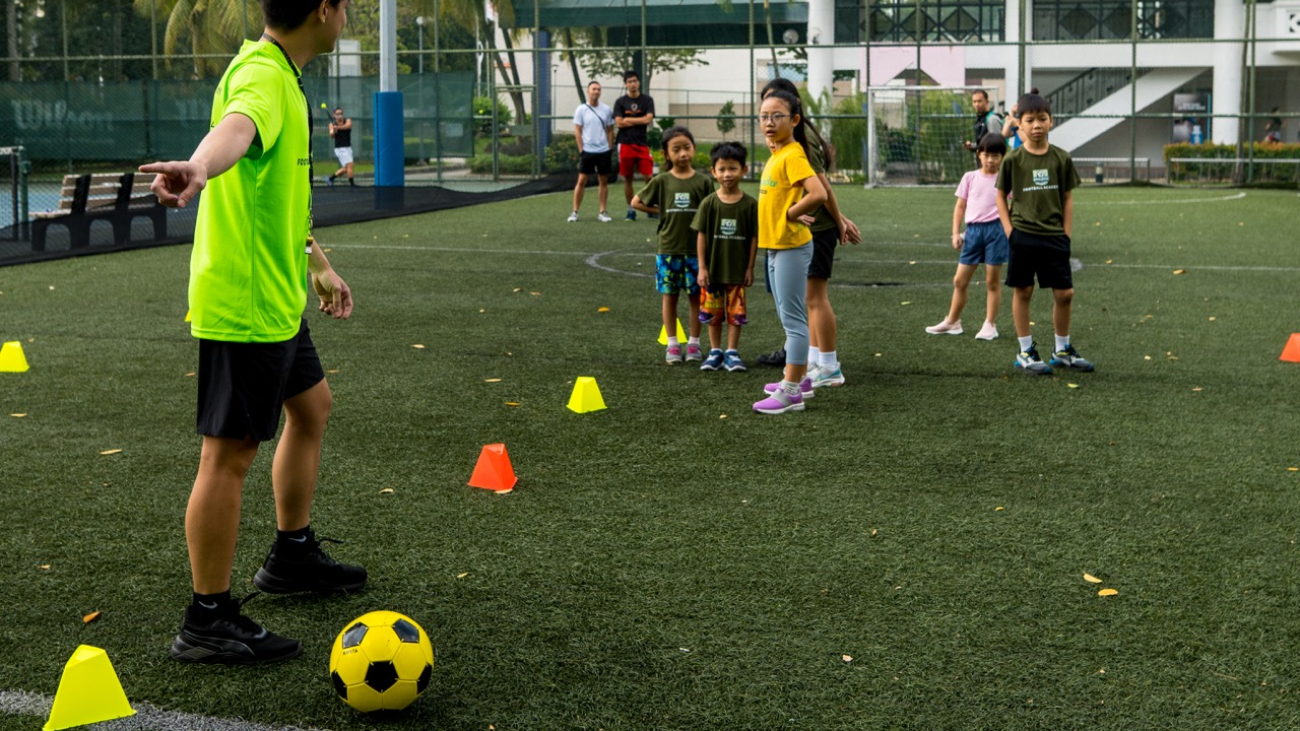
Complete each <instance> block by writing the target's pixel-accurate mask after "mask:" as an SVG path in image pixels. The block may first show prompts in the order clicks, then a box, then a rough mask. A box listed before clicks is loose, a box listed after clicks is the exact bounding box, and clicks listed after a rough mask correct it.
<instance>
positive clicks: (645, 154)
mask: <svg viewBox="0 0 1300 731" xmlns="http://www.w3.org/2000/svg"><path fill="white" fill-rule="evenodd" d="M623 86H624V87H626V88H627V93H626V94H624V95H623V96H621V97H619V98H618V100H617V101H615V102H614V127H615V128H617V129H618V137H617V138H616V141H617V142H618V174H619V175H622V176H623V195H624V196H625V197H626V198H627V220H629V221H635V220H636V211H635V210H634V209H633V208H632V173H633V172H640V173H641V177H642V178H643V179H644V180H645V181H646V182H647V183H648V182H650V178H651V177H652V176H653V175H654V159H653V158H651V157H650V143H649V142H648V141H647V140H646V129H647V128H648V127H649V125H650V123H651V122H653V121H654V118H655V100H654V99H652V98H650V95H649V94H642V93H641V77H640V76H639V75H637V72H635V71H624V72H623ZM651 218H654V216H651Z"/></svg>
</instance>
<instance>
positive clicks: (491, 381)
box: [483, 378, 501, 383]
mask: <svg viewBox="0 0 1300 731" xmlns="http://www.w3.org/2000/svg"><path fill="white" fill-rule="evenodd" d="M483 382H484V383H500V382H501V379H500V378H484V379H483Z"/></svg>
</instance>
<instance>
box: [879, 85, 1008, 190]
mask: <svg viewBox="0 0 1300 731" xmlns="http://www.w3.org/2000/svg"><path fill="white" fill-rule="evenodd" d="M976 91H984V92H985V93H987V94H988V95H989V105H990V107H989V108H990V109H992V110H994V111H996V112H998V113H999V114H1000V115H1001V114H1004V113H1005V112H1004V111H1003V110H1002V109H1000V108H999V107H998V103H999V99H998V89H997V88H996V87H993V88H990V87H984V86H870V87H867V96H866V105H865V109H864V110H863V111H864V112H865V114H866V117H867V138H866V147H867V149H866V154H865V155H864V156H863V158H864V159H863V163H864V164H865V166H866V168H867V169H866V180H867V187H875V186H885V185H956V184H957V183H958V182H959V181H960V180H961V176H962V175H964V174H965V173H966V172H967V171H969V170H974V169H975V157H974V155H972V154H971V153H970V151H969V150H967V149H966V148H965V146H964V145H963V143H964V142H965V141H966V140H969V139H970V138H971V137H973V136H974V120H975V112H974V110H973V109H972V108H971V94H972V93H973V92H976ZM990 131H994V130H990ZM998 131H1000V130H998Z"/></svg>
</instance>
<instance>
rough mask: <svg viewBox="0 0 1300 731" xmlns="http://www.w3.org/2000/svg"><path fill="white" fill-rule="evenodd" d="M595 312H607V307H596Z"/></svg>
mask: <svg viewBox="0 0 1300 731" xmlns="http://www.w3.org/2000/svg"><path fill="white" fill-rule="evenodd" d="M596 312H609V308H608V307H601V308H599V309H597V310H596Z"/></svg>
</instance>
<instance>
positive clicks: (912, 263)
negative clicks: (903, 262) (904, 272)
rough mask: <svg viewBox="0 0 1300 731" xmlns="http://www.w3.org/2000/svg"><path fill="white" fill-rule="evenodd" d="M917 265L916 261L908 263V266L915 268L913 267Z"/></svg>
mask: <svg viewBox="0 0 1300 731" xmlns="http://www.w3.org/2000/svg"><path fill="white" fill-rule="evenodd" d="M915 264H916V262H915V261H909V262H907V265H908V266H913V265H915Z"/></svg>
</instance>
